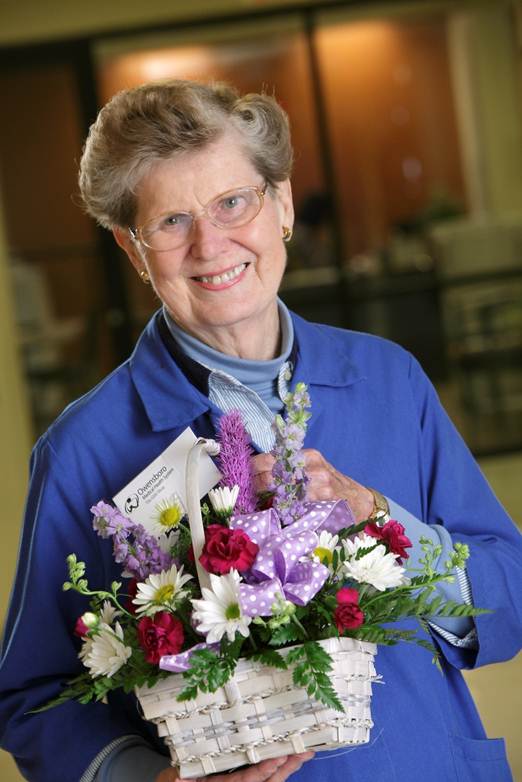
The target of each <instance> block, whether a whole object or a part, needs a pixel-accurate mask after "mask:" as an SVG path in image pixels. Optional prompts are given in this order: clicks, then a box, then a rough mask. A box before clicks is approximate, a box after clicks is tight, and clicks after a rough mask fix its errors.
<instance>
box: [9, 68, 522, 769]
mask: <svg viewBox="0 0 522 782" xmlns="http://www.w3.org/2000/svg"><path fill="white" fill-rule="evenodd" d="M291 161H292V151H291V145H290V139H289V131H288V124H287V119H286V116H285V114H284V112H283V111H282V109H281V108H280V107H279V106H278V105H277V103H276V102H275V101H274V100H273V99H272V98H269V97H267V96H263V95H249V96H246V97H240V96H238V95H237V94H236V92H235V91H233V90H232V89H230V88H229V87H226V86H223V85H218V86H204V85H201V84H196V83H191V82H185V81H173V82H169V83H164V84H159V85H145V86H142V87H139V88H137V89H134V90H129V91H126V92H122V93H120V94H118V95H116V96H115V97H114V98H113V99H112V100H111V101H110V102H109V103H108V105H107V106H105V108H104V109H103V110H102V111H101V112H100V115H99V117H98V119H97V121H96V123H95V124H94V125H93V127H92V129H91V132H90V135H89V138H88V140H87V143H86V147H85V151H84V155H83V159H82V163H81V174H80V185H81V192H82V195H83V199H84V202H85V205H86V208H87V210H88V212H89V213H90V214H91V215H92V216H93V217H94V218H95V219H96V220H97V221H98V222H99V223H100V224H101V225H103V226H105V227H106V228H108V229H110V230H112V232H113V234H114V237H115V239H116V241H117V242H118V244H119V245H120V247H122V248H123V250H124V251H125V253H126V254H127V256H128V258H129V260H130V262H131V264H132V265H133V267H134V269H135V270H136V272H137V274H138V275H139V276H140V278H141V279H142V280H143V282H144V283H146V284H151V285H152V287H153V289H154V291H155V293H156V294H157V296H158V298H159V300H160V302H161V305H162V306H161V309H160V310H159V311H158V312H157V313H156V314H155V315H154V317H153V318H152V319H151V321H150V323H149V324H148V325H147V327H146V328H145V331H144V332H143V334H142V335H141V337H140V339H139V341H138V343H137V345H136V348H135V350H134V352H133V354H132V356H131V357H130V358H129V360H128V361H126V362H125V363H124V364H122V366H120V367H118V368H117V369H116V370H115V371H114V372H113V373H112V374H111V375H109V376H108V377H107V378H106V379H105V380H104V381H103V382H102V383H100V384H99V385H98V386H97V387H96V388H95V389H94V390H92V391H91V392H90V393H89V394H87V395H86V396H84V397H83V398H82V399H80V400H78V401H77V402H76V403H74V404H72V405H71V406H69V407H68V408H67V409H66V410H65V411H64V413H63V414H62V415H61V416H60V417H59V419H58V420H57V421H56V422H55V423H54V424H53V426H51V428H50V429H49V431H48V432H47V433H46V434H45V435H44V436H43V437H42V438H41V439H40V440H39V442H38V443H37V445H36V447H35V450H34V454H33V459H32V478H31V488H30V494H29V499H28V503H27V515H26V521H25V527H24V532H23V539H22V545H21V555H20V563H19V568H18V573H17V577H16V582H15V586H14V591H13V598H12V604H11V608H10V613H9V617H8V621H7V627H6V634H5V642H4V648H3V657H2V667H1V672H0V687H1V690H2V696H1V726H2V728H1V734H2V746H3V747H4V748H5V749H6V750H7V751H9V752H11V753H12V754H13V755H14V756H15V758H16V761H17V763H18V765H19V767H20V769H21V771H22V773H23V775H24V776H25V777H26V778H27V779H29V780H34V781H35V782H78V780H81V782H92V780H96V782H102V781H104V782H108V781H109V780H111V781H112V782H116V781H119V780H122V781H123V780H125V782H138V781H139V782H153V781H154V780H155V781H156V782H168V781H169V780H175V779H176V778H177V777H176V773H175V770H174V769H171V768H169V761H168V758H167V757H166V753H165V749H164V747H162V746H161V744H160V743H159V741H158V739H157V737H156V736H155V730H154V729H153V727H152V726H151V725H149V724H148V723H146V722H145V721H143V720H142V719H141V718H140V715H139V713H138V710H137V708H136V704H135V701H134V700H133V698H132V697H130V696H124V695H111V697H110V699H109V703H108V704H103V703H98V704H90V705H88V706H80V705H79V704H77V703H76V702H74V701H69V702H67V703H65V704H63V705H62V706H60V707H59V708H57V709H54V710H52V711H49V712H44V713H40V714H32V715H29V714H28V712H29V711H30V710H31V709H33V708H35V707H37V706H38V705H40V704H42V703H43V702H46V701H47V700H48V699H49V698H50V697H53V696H55V695H56V694H57V692H59V690H60V686H61V683H62V682H63V681H64V680H65V679H70V678H71V677H72V676H74V675H77V674H78V672H79V670H80V665H79V661H78V657H77V653H78V646H77V644H76V643H75V641H74V639H73V637H72V635H71V628H72V627H73V626H74V620H75V618H76V617H77V616H78V615H79V614H80V613H81V612H82V611H83V610H84V605H83V601H82V599H81V598H78V599H77V600H75V599H74V598H72V597H71V594H70V593H69V594H67V595H66V596H64V595H63V594H62V590H61V585H62V581H63V579H64V559H65V557H66V555H67V554H69V553H70V552H71V551H76V552H78V553H80V552H81V558H82V559H83V560H85V562H86V564H87V568H88V572H89V573H90V576H91V582H93V583H94V582H95V583H98V584H104V583H105V584H108V583H110V582H111V580H112V579H116V578H118V577H119V575H120V573H119V572H118V569H117V566H116V565H115V564H114V562H113V560H112V556H111V551H110V546H109V545H108V543H107V541H102V542H100V541H99V539H98V538H96V536H95V535H94V534H93V532H92V528H91V523H90V517H89V511H88V509H89V507H90V506H91V505H92V504H93V503H94V502H95V501H97V500H98V499H99V498H100V497H107V498H110V497H112V496H114V495H115V494H116V493H117V492H118V491H119V490H120V489H121V488H122V487H123V486H125V485H126V484H127V483H128V482H129V481H130V480H131V479H132V478H133V477H134V476H135V475H136V474H138V473H139V472H140V471H141V470H142V469H143V468H144V467H145V466H146V465H148V464H149V463H150V462H151V461H152V460H153V459H154V458H155V457H156V456H158V454H160V453H161V452H162V451H163V450H164V449H165V448H166V447H167V446H168V445H169V444H170V443H171V442H172V441H173V440H174V439H175V438H176V437H177V436H178V435H179V434H180V433H181V432H182V431H183V430H184V429H185V428H186V427H188V426H190V427H191V429H192V430H193V431H194V432H195V434H196V435H199V436H212V435H213V433H214V432H215V427H216V422H217V421H218V419H219V417H220V416H221V415H222V414H223V412H228V411H230V410H231V409H238V408H239V409H240V410H241V411H242V412H243V414H244V417H245V421H246V426H247V429H248V431H249V433H250V435H251V438H252V442H253V445H254V448H255V450H256V452H257V455H256V456H255V457H254V471H255V473H256V476H257V481H258V485H259V487H260V488H262V487H263V486H264V485H266V481H267V475H268V474H269V472H270V468H271V464H272V457H271V456H270V450H271V448H272V447H273V439H272V438H273V434H272V429H271V422H272V419H273V416H274V413H275V412H279V411H280V410H281V409H282V407H283V402H282V399H283V398H284V396H285V394H286V392H287V389H288V388H289V387H290V386H293V385H294V384H295V383H296V382H297V381H299V380H304V381H305V382H306V383H307V384H308V387H309V391H310V395H311V398H312V409H313V418H312V421H311V425H310V427H309V430H308V434H307V440H306V443H305V445H306V451H305V454H306V461H307V468H308V475H309V478H310V482H309V485H308V493H309V497H310V498H312V499H314V498H317V499H328V498H333V497H336V498H344V499H346V500H347V501H348V503H349V504H350V506H351V508H352V510H353V512H354V515H355V517H356V519H357V520H362V519H365V518H368V517H371V516H372V515H373V514H374V513H375V512H376V510H377V509H380V508H381V507H382V506H384V505H385V504H386V501H387V500H386V499H385V497H387V498H388V503H389V505H390V506H391V511H392V513H393V516H394V518H397V519H398V520H399V521H400V522H402V523H403V524H404V526H405V527H406V530H407V534H408V535H409V537H410V538H411V539H412V541H413V553H412V555H411V560H412V561H413V562H415V561H416V560H417V561H418V558H419V555H420V554H419V550H420V546H419V538H420V537H421V536H422V535H424V536H426V537H429V538H431V539H432V540H434V541H435V542H436V543H437V544H438V545H440V547H441V559H442V560H445V558H446V555H447V552H448V551H449V549H450V548H451V545H452V542H455V541H462V542H465V543H468V544H469V546H470V549H471V558H470V560H469V567H468V569H467V571H466V572H464V571H459V572H458V573H457V578H456V580H455V583H454V584H449V585H445V587H444V589H445V590H446V592H445V596H446V597H450V598H451V597H453V598H455V599H457V600H465V601H468V602H470V601H471V600H472V599H473V600H474V601H475V602H476V605H479V606H481V607H489V608H492V609H493V612H492V613H489V614H486V615H482V616H480V617H479V618H477V619H476V621H473V620H471V619H448V620H446V621H445V620H443V619H440V620H439V621H438V623H437V625H432V627H431V632H432V635H433V639H434V640H435V642H436V644H437V646H438V647H439V649H440V651H441V663H442V667H443V670H444V675H441V673H440V672H439V671H438V670H437V669H436V667H435V666H433V665H432V664H431V661H430V656H429V654H427V653H426V652H425V651H423V650H422V649H421V650H419V649H418V648H417V647H414V646H405V647H384V648H382V649H381V650H380V652H379V671H380V673H381V674H382V676H383V679H384V681H385V685H384V686H382V687H379V686H377V687H375V695H374V700H373V718H374V721H375V727H374V730H373V733H372V737H371V742H370V743H369V744H368V745H365V746H361V747H358V748H355V749H352V750H350V751H338V752H332V753H324V754H322V755H318V756H316V757H313V758H312V755H311V753H308V754H306V755H301V756H291V757H287V758H280V759H278V760H276V761H272V760H270V761H265V762H264V763H261V764H259V765H257V766H251V767H248V768H245V769H242V770H239V771H236V772H234V773H233V774H231V775H227V776H226V777H225V776H223V777H220V779H225V778H226V779H231V780H234V782H264V780H271V782H283V780H285V779H286V778H287V777H288V776H289V775H290V774H294V773H295V774H297V775H298V777H299V779H300V780H302V782H307V781H308V780H312V779H314V780H317V782H322V781H323V780H329V781H330V782H345V780H354V782H377V780H386V782H393V781H394V780H396V781H397V782H399V780H400V782H417V781H418V779H419V777H422V778H423V779H425V780H427V782H428V781H429V780H433V781H435V780H437V781H439V782H440V780H444V781H445V782H450V781H451V780H454V781H455V782H465V781H466V780H474V782H480V780H483V781H484V782H485V780H488V782H491V781H492V780H495V782H504V781H507V780H509V779H511V775H510V772H509V769H508V766H507V762H506V758H505V751H504V747H503V742H502V740H500V739H492V740H491V739H490V740H488V739H487V738H486V735H485V733H484V730H483V728H482V725H481V723H480V719H479V717H478V715H477V712H476V710H475V708H474V705H473V703H472V700H471V698H470V695H469V693H468V690H467V688H466V686H465V684H464V681H463V679H462V676H461V674H460V670H459V669H462V668H470V667H473V666H476V665H484V664H486V663H490V662H495V661H497V660H505V659H507V658H509V657H511V656H513V655H514V654H515V653H516V652H517V651H518V649H519V647H520V640H521V623H520V614H519V612H520V604H521V601H520V585H521V580H520V575H521V563H522V551H521V545H520V537H519V535H518V533H517V532H516V529H515V527H514V526H513V524H512V522H511V521H510V520H509V518H508V517H507V516H506V514H505V512H504V510H503V509H502V507H501V506H500V504H499V503H498V502H497V501H496V499H495V498H494V496H493V494H492V492H491V490H490V488H489V487H488V485H487V483H486V481H485V480H484V478H483V477H482V475H481V473H480V471H479V470H478V468H477V466H476V465H475V463H474V461H473V459H472V457H471V455H470V454H469V452H468V450H467V449H466V447H465V445H464V444H463V442H462V441H461V439H460V438H459V436H458V434H457V433H456V431H455V430H454V428H453V426H452V424H451V423H450V422H449V420H448V418H447V417H446V415H445V414H444V412H443V410H442V409H441V406H440V404H439V402H438V399H437V397H436V394H435V392H434V390H433V388H432V386H431V384H430V383H429V381H428V380H427V378H426V377H425V375H424V374H423V372H422V370H421V369H420V367H419V366H418V364H417V362H416V361H415V360H414V359H413V358H412V357H411V356H410V355H408V354H407V353H406V352H405V351H404V350H402V349H401V348H400V347H398V346H396V345H393V344H391V343H388V342H386V341H384V340H382V339H378V338H375V337H371V336H368V335H364V334H356V333H352V332H347V331H342V330H338V329H333V328H329V327H326V326H320V325H314V324H310V323H307V322H306V321H304V320H302V319H301V318H299V317H297V316H295V315H293V314H292V313H290V312H289V311H288V310H287V309H286V307H285V306H284V304H283V303H282V302H281V301H280V300H279V299H278V298H277V291H278V288H279V285H280V282H281V278H282V276H283V272H284V269H285V261H286V248H285V242H286V241H287V240H288V239H289V238H290V236H291V233H292V224H293V217H294V212H293V206H292V195H291V187H290V181H289V176H290V169H291ZM289 376H290V377H291V380H290V381H289V380H288V377H289ZM368 487H376V488H368ZM376 489H378V490H379V491H380V492H382V493H383V495H385V497H384V496H383V495H381V494H380V493H379V492H378V491H377V490H376ZM397 503H400V504H397ZM296 778H297V777H296Z"/></svg>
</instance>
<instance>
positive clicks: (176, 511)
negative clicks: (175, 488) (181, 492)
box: [144, 494, 185, 537]
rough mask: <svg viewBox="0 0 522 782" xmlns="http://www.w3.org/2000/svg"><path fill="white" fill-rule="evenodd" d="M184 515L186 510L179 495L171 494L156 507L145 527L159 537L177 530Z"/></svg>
mask: <svg viewBox="0 0 522 782" xmlns="http://www.w3.org/2000/svg"><path fill="white" fill-rule="evenodd" d="M184 515H185V508H184V506H183V503H182V502H181V500H180V498H179V497H178V495H177V494H171V495H170V497H166V498H165V499H163V500H161V501H160V502H158V503H157V504H156V505H155V507H154V513H153V515H152V517H151V518H150V519H149V520H148V522H147V523H146V524H145V525H144V526H145V527H146V529H147V531H148V532H151V533H152V534H153V535H156V537H159V536H160V535H162V534H165V533H169V532H172V531H173V530H176V529H177V528H178V527H179V523H180V521H181V519H182V518H183V516H184Z"/></svg>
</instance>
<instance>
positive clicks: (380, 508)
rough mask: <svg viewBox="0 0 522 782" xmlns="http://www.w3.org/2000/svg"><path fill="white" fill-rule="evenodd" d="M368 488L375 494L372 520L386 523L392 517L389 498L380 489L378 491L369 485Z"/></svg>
mask: <svg viewBox="0 0 522 782" xmlns="http://www.w3.org/2000/svg"><path fill="white" fill-rule="evenodd" d="M367 489H368V491H369V492H371V493H372V496H373V510H372V512H371V514H370V520H371V521H376V522H380V523H382V524H384V523H385V522H386V521H388V519H389V518H390V506H389V505H388V500H387V499H386V497H385V496H384V495H383V494H381V492H380V491H377V489H371V488H370V487H369V486H368V487H367Z"/></svg>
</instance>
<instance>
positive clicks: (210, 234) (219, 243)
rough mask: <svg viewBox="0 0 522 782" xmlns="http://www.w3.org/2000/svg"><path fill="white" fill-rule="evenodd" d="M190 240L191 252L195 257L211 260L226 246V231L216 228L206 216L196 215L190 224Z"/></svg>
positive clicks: (227, 238)
mask: <svg viewBox="0 0 522 782" xmlns="http://www.w3.org/2000/svg"><path fill="white" fill-rule="evenodd" d="M191 241H192V247H191V252H192V255H193V256H194V257H195V258H199V259H200V260H203V261H204V260H212V259H213V258H215V257H216V256H217V255H219V254H220V253H221V252H223V251H224V250H225V249H226V247H227V246H228V243H229V237H228V231H227V229H225V228H218V227H217V226H216V225H214V224H213V223H212V222H211V221H210V220H209V219H208V218H207V217H196V218H194V222H193V224H192V237H191Z"/></svg>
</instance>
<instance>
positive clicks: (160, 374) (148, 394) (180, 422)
mask: <svg viewBox="0 0 522 782" xmlns="http://www.w3.org/2000/svg"><path fill="white" fill-rule="evenodd" d="M291 317H292V321H293V325H294V334H295V339H294V346H293V350H292V354H291V356H290V360H291V361H292V363H293V364H294V374H293V377H292V385H294V383H295V382H297V381H299V380H301V381H303V382H305V383H307V384H309V385H318V386H334V387H335V386H347V385H351V384H353V383H355V382H358V381H359V380H362V379H364V375H363V374H362V372H360V371H359V370H358V368H357V366H356V365H355V364H353V363H352V362H351V360H350V358H349V355H347V351H346V348H345V345H346V340H344V339H343V341H342V342H343V347H342V348H341V340H339V339H337V338H336V331H335V329H334V330H332V329H331V328H329V327H326V326H321V325H319V324H313V323H308V322H307V321H305V320H303V319H302V318H300V317H299V316H298V315H295V314H293V313H291ZM162 321H164V319H163V313H162V312H161V311H159V312H157V313H156V314H155V315H154V316H153V318H151V320H150V321H149V323H148V324H147V326H146V328H145V330H144V331H143V333H142V335H141V336H140V338H139V340H138V342H137V344H136V347H135V349H134V351H133V353H132V355H131V357H130V359H129V362H128V365H129V371H130V374H131V377H132V381H133V383H134V386H135V388H136V391H137V393H138V395H139V396H140V399H141V401H142V403H143V406H144V408H145V411H146V414H147V417H148V418H149V421H150V424H151V427H152V429H153V431H162V430H166V429H174V428H178V427H182V426H188V425H189V424H190V423H191V421H193V420H195V419H196V418H198V417H200V416H201V415H203V414H205V413H207V412H209V411H210V412H213V413H219V411H217V410H214V406H213V405H212V403H211V402H210V400H209V399H208V396H207V392H208V370H204V368H203V370H204V372H205V373H206V390H204V389H202V388H201V387H198V385H197V384H196V382H195V380H194V377H195V375H194V374H193V372H194V370H195V371H196V374H197V371H198V370H197V366H193V365H197V362H191V360H190V359H188V357H186V356H185V357H184V356H183V354H182V352H181V351H180V350H179V348H178V349H177V351H176V348H175V347H174V346H175V344H176V343H175V340H174V339H173V338H172V335H170V339H171V342H169V340H168V335H169V334H170V332H169V331H168V329H167V327H166V325H165V324H164V322H163V325H162ZM167 342H168V344H167ZM172 343H174V345H173V344H172ZM173 348H174V349H173ZM188 362H191V363H188ZM187 370H189V371H187ZM189 376H190V379H189ZM200 379H201V378H200Z"/></svg>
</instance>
